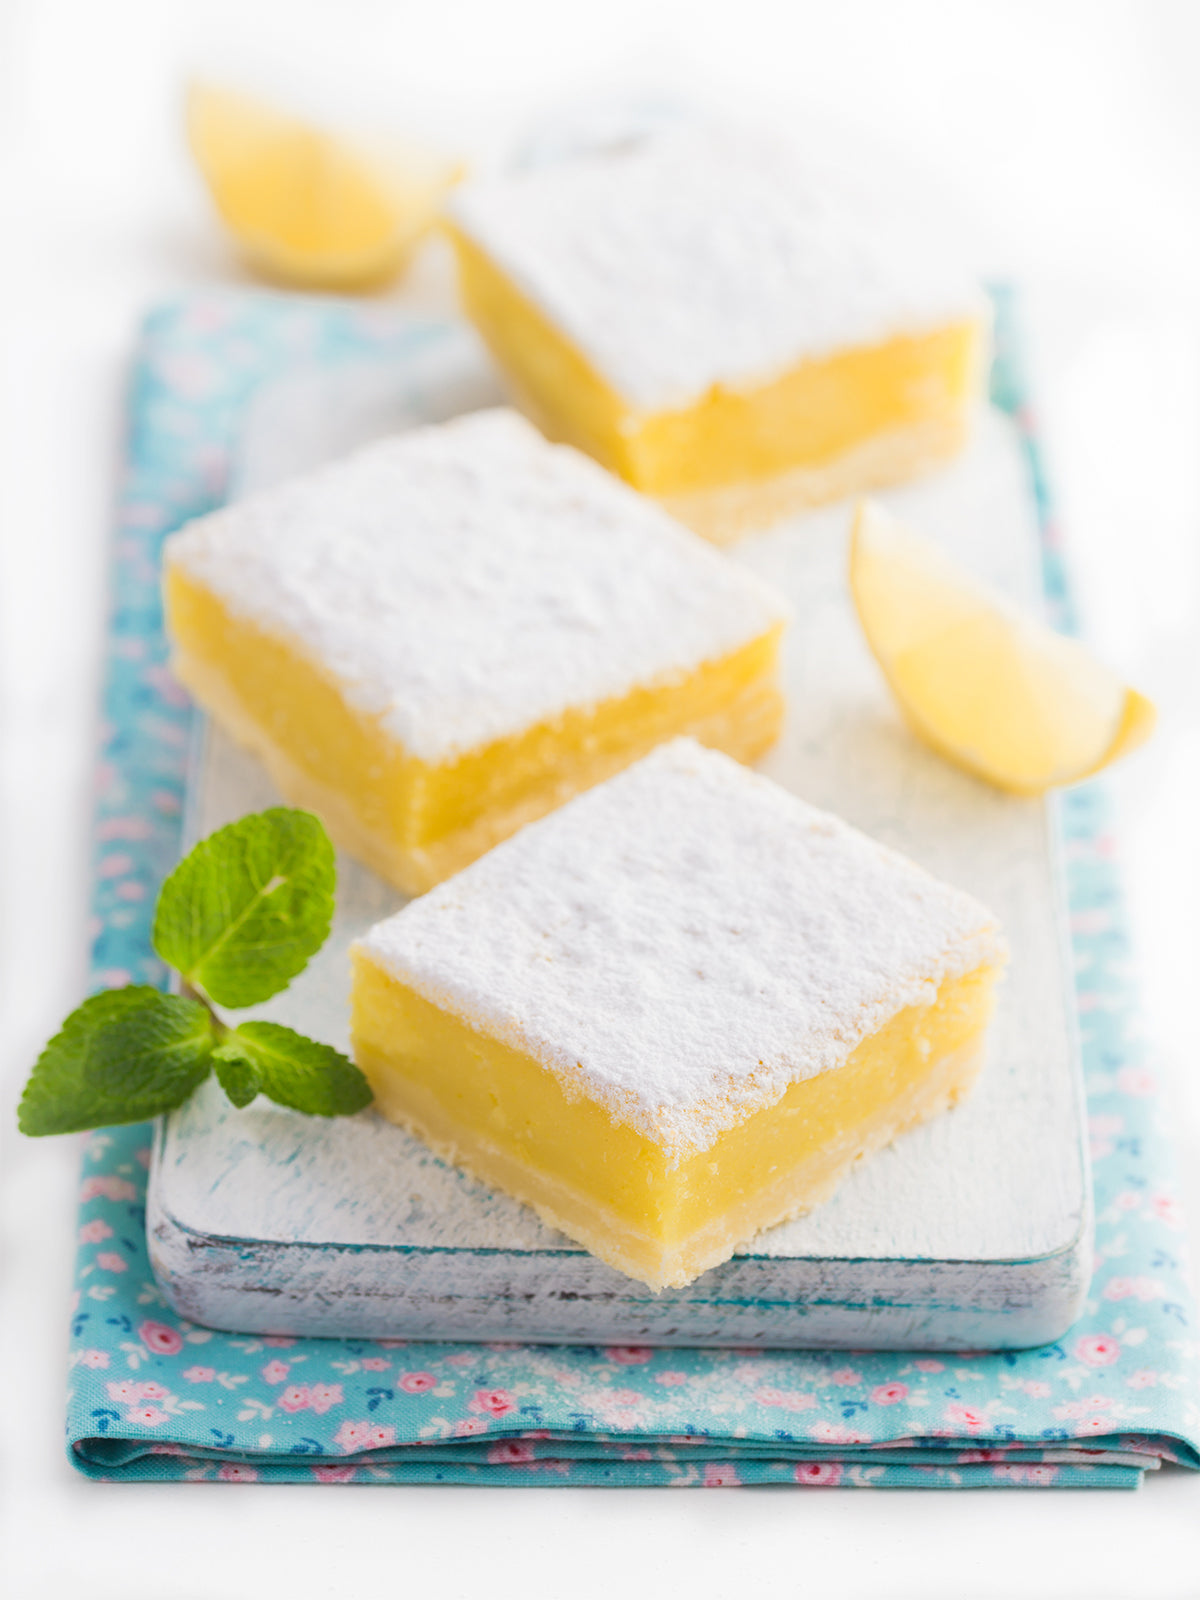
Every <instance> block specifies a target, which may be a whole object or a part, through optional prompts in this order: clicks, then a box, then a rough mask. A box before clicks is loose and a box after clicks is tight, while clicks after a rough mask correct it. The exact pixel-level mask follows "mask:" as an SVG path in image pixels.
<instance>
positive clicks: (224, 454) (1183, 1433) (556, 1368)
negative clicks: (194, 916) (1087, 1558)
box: [67, 290, 1200, 1490]
mask: <svg viewBox="0 0 1200 1600" xmlns="http://www.w3.org/2000/svg"><path fill="white" fill-rule="evenodd" d="M445 336H446V329H445V327H444V326H442V325H439V324H435V323H429V324H420V323H415V322H413V321H412V319H411V317H408V316H404V315H402V314H400V313H398V312H397V313H393V312H390V311H388V310H387V309H386V308H384V307H381V306H365V307H358V306H354V305H350V304H343V303H329V302H324V301H310V300H305V299H302V298H300V297H288V298H284V297H280V296H274V295H269V294H256V293H248V292H243V291H225V290H220V291H207V290H206V291H203V292H199V293H191V294H187V295H185V296H183V297H182V298H180V299H179V300H176V301H174V302H172V303H170V304H169V305H166V306H163V307H162V308H160V309H159V310H157V311H155V312H154V313H153V314H152V315H151V317H150V318H149V319H148V321H147V324H146V327H145V330H144V334H143V339H142V346H141V353H140V357H139V361H138V366H137V370H136V372H135V375H134V382H133V385H132V397H133V398H132V417H131V433H130V437H131V455H130V460H129V463H128V471H127V473H126V477H125V486H124V495H123V501H122V506H121V513H120V521H121V525H120V527H119V529H118V534H117V539H116V542H115V560H114V569H113V573H112V589H113V599H114V603H113V606H112V615H113V624H112V631H111V635H110V641H109V657H108V667H107V683H106V689H105V707H104V717H105V722H106V725H107V727H108V728H109V729H110V730H111V731H110V735H109V743H108V746H107V748H106V750H105V751H104V752H103V755H102V759H101V762H100V766H99V771H98V792H99V799H98V804H97V816H96V838H97V854H96V860H97V872H96V878H95V893H94V911H95V916H96V922H97V927H98V930H99V931H98V934H97V939H96V944H95V949H94V953H93V975H94V982H95V985H96V987H102V986H104V985H105V984H118V983H126V982H129V981H133V982H139V983H161V982H163V980H164V977H165V974H164V972H163V969H162V967H161V965H160V963H159V962H158V961H157V958H156V957H155V956H154V953H153V949H152V946H151V943H150V919H151V916H152V911H153V905H154V899H155V894H156V891H157V887H158V884H159V883H160V882H161V880H162V878H163V877H164V876H165V875H166V873H167V872H168V871H169V870H170V868H171V866H172V865H173V864H174V862H175V860H176V859H177V857H178V853H179V839H180V816H181V813H182V809H183V803H184V792H183V783H184V762H185V753H186V750H187V744H188V739H189V737H190V724H191V711H190V708H189V706H188V702H187V699H186V697H185V696H184V695H183V694H182V693H181V692H180V691H179V689H178V686H177V685H176V684H175V683H174V681H173V680H172V679H171V677H170V673H169V669H168V667H167V664H166V660H167V651H166V645H165V641H164V639H163V634H162V627H161V606H160V598H159V577H160V563H159V552H160V547H161V543H162V540H163V538H164V537H165V535H166V534H167V533H169V532H170V531H172V530H173V529H174V528H175V527H178V526H179V525H180V524H181V523H182V522H183V521H185V520H187V519H188V518H190V517H192V516H195V515H197V514H199V513H202V512H205V511H208V510H211V509H212V508H213V507H214V506H216V505H217V504H219V503H220V501H221V499H222V497H223V496H224V493H225V490H226V484H227V479H228V475H229V466H230V460H231V456H232V452H233V450H234V447H235V445H236V440H237V431H238V426H239V418H240V416H241V415H242V412H243V410H244V407H245V405H246V403H247V401H248V399H249V398H250V397H251V396H252V395H253V393H254V392H255V389H256V388H257V387H258V386H259V385H260V384H261V383H262V382H264V381H268V380H270V379H271V378H272V377H274V376H276V375H278V374H279V373H281V372H283V371H285V370H286V369H287V368H288V367H289V366H292V365H300V366H311V365H312V364H313V363H326V362H340V361H346V360H359V361H363V360H365V361H372V362H387V363H390V364H391V370H392V372H393V373H394V374H395V373H398V372H400V371H401V370H402V367H403V363H405V362H406V361H408V360H409V359H410V358H412V357H414V356H420V357H421V359H424V354H425V353H426V352H427V351H428V350H429V349H430V348H431V347H432V346H434V345H436V343H437V341H438V340H439V339H443V338H445ZM996 343H997V361H996V366H995V369H994V379H993V400H994V402H995V403H996V404H997V405H999V406H1001V407H1002V408H1003V409H1005V410H1006V411H1007V412H1008V413H1009V414H1010V415H1011V416H1012V417H1013V418H1014V419H1015V420H1016V422H1017V425H1018V427H1019V428H1020V429H1021V430H1022V437H1023V438H1024V441H1025V445H1026V448H1027V451H1028V452H1029V454H1030V458H1031V462H1032V464H1033V466H1034V468H1035V471H1034V483H1035V487H1036V488H1037V491H1038V493H1039V495H1041V494H1043V493H1044V490H1043V488H1042V478H1041V475H1040V473H1039V472H1037V470H1036V460H1035V444H1034V441H1033V438H1032V435H1031V434H1030V432H1029V428H1030V420H1029V419H1030V413H1029V409H1028V406H1027V404H1026V402H1025V398H1024V395H1023V393H1022V390H1021V386H1020V375H1019V367H1018V364H1017V362H1016V360H1015V355H1014V351H1013V330H1012V308H1011V304H1010V300H1009V298H1008V297H1007V296H1005V295H1003V294H1001V295H999V297H998V300H997V317H996ZM1042 509H1043V528H1044V531H1045V533H1046V538H1045V541H1044V552H1045V579H1046V588H1047V595H1048V600H1049V604H1050V609H1051V612H1052V614H1053V615H1054V617H1055V619H1056V620H1057V621H1058V622H1059V623H1060V624H1061V625H1063V626H1066V627H1069V625H1070V620H1071V619H1070V605H1069V597H1068V595H1067V590H1066V585H1065V580H1064V575H1063V569H1062V565H1061V558H1060V554H1059V549H1058V545H1057V541H1056V540H1055V539H1054V538H1053V537H1052V536H1051V534H1050V531H1049V521H1048V515H1047V514H1046V508H1045V506H1044V504H1043V508H1042ZM1062 823H1063V832H1064V837H1065V844H1066V851H1065V854H1066V859H1067V862H1068V868H1069V876H1070V895H1071V908H1072V923H1073V938H1074V940H1075V947H1076V955H1077V969H1078V971H1079V973H1080V975H1081V976H1080V993H1079V1002H1080V1007H1079V1009H1080V1032H1081V1037H1082V1044H1083V1054H1084V1063H1085V1068H1086V1071H1087V1075H1088V1084H1089V1101H1090V1104H1089V1110H1090V1114H1091V1128H1090V1133H1091V1139H1092V1144H1093V1160H1094V1170H1095V1186H1096V1196H1095V1199H1096V1246H1097V1250H1096V1259H1097V1261H1098V1263H1099V1266H1098V1268H1097V1272H1096V1278H1095V1283H1094V1285H1093V1291H1092V1295H1091V1298H1090V1300H1089V1305H1088V1310H1087V1313H1086V1315H1085V1317H1084V1319H1083V1321H1082V1322H1081V1323H1080V1324H1079V1325H1078V1326H1077V1327H1076V1328H1074V1329H1072V1330H1071V1332H1070V1333H1069V1334H1068V1335H1067V1336H1066V1337H1064V1338H1063V1339H1062V1340H1060V1341H1059V1342H1058V1343H1057V1344H1054V1345H1048V1346H1046V1347H1044V1348H1042V1349H1039V1350H1028V1351H1018V1352H1009V1353H1007V1354H1001V1355H987V1354H981V1353H980V1352H977V1351H974V1352H965V1353H958V1354H955V1353H938V1354H936V1355H934V1354H930V1353H921V1354H916V1355H909V1354H905V1353H901V1352H874V1353H871V1352H866V1353H863V1352H856V1353H855V1354H854V1355H853V1356H850V1355H848V1354H847V1353H846V1352H836V1351H835V1352H824V1351H794V1352H770V1351H761V1350H678V1349H661V1350H660V1349H651V1348H650V1347H648V1346H638V1345H614V1346H608V1347H604V1348H590V1347H577V1348H561V1347H558V1348H555V1347H537V1346H528V1347H522V1346H513V1345H448V1344H432V1343H409V1342H405V1341H403V1340H395V1339H391V1340H320V1339H298V1338H293V1337H291V1336H289V1335H286V1334H271V1335H267V1336H263V1337H258V1336H251V1335H238V1334H227V1333H218V1332H214V1331H212V1330H211V1329H208V1328H200V1327H195V1326H192V1325H190V1324H188V1323H187V1322H185V1321H182V1320H181V1319H180V1318H178V1317H176V1316H175V1315H174V1314H173V1313H172V1312H170V1311H169V1310H167V1309H166V1308H165V1305H164V1303H163V1301H162V1299H161V1296H160V1294H159V1291H158V1288H157V1286H156V1284H155V1282H154V1279H153V1275H152V1273H151V1271H150V1266H149V1261H148V1259H147V1254H146V1243H145V1229H144V1214H143V1209H142V1208H143V1204H144V1191H145V1183H146V1172H147V1167H148V1165H149V1147H150V1139H151V1137H152V1130H151V1129H150V1128H148V1127H129V1128H115V1129H110V1130H106V1131H105V1132H102V1133H98V1134H96V1135H93V1136H92V1137H91V1138H90V1139H89V1140H88V1142H87V1148H86V1154H85V1158H84V1172H83V1178H82V1183H81V1188H80V1215H79V1227H78V1233H77V1239H78V1245H77V1252H78V1253H77V1273H76V1287H75V1295H74V1299H73V1304H72V1311H71V1319H72V1320H71V1373H70V1386H69V1400H68V1414H67V1437H68V1449H69V1452H70V1459H71V1460H72V1462H73V1463H74V1465H75V1466H76V1467H77V1468H78V1469H79V1470H80V1471H81V1472H83V1473H85V1474H87V1475H88V1476H89V1477H93V1478H100V1479H108V1480H117V1481H136V1480H153V1479H160V1480H168V1479H174V1480H184V1481H201V1480H206V1479H207V1480H213V1481H219V1482H222V1483H229V1484H240V1483H262V1482H275V1483H296V1482H307V1483H322V1484H329V1485H334V1486H337V1485H342V1484H346V1483H362V1482H371V1483H390V1484H403V1483H502V1484H517V1485H521V1484H531V1485H546V1484H563V1485H589V1484H595V1485H603V1486H612V1485H630V1486H633V1485H640V1486H655V1487H661V1488H716V1489H732V1488H737V1487H740V1486H742V1485H748V1484H759V1483H774V1484H786V1485H789V1486H790V1487H791V1488H792V1489H794V1490H812V1489H833V1488H837V1489H847V1488H857V1489H878V1488H890V1487H912V1486H920V1487H926V1486H929V1487H936V1488H947V1487H954V1488H968V1487H977V1486H980V1485H987V1486H990V1487H995V1488H1004V1489H1026V1490H1027V1489H1044V1488H1060V1487H1061V1488H1066V1487H1078V1486H1081V1485H1089V1486H1094V1487H1132V1486H1134V1485H1136V1484H1137V1483H1138V1482H1139V1481H1140V1480H1141V1478H1142V1475H1143V1473H1144V1472H1145V1471H1146V1470H1147V1469H1150V1468H1154V1467H1157V1466H1159V1465H1160V1464H1162V1463H1164V1462H1178V1463H1182V1464H1183V1465H1185V1466H1189V1467H1196V1466H1200V1438H1198V1435H1197V1424H1196V1422H1195V1420H1194V1418H1195V1417H1196V1415H1197V1414H1198V1413H1197V1409H1196V1406H1195V1399H1194V1381H1195V1359H1196V1358H1195V1352H1196V1350H1197V1348H1198V1347H1200V1342H1198V1340H1197V1336H1196V1333H1195V1326H1194V1324H1195V1311H1194V1307H1193V1303H1192V1300H1191V1299H1190V1297H1189V1294H1188V1291H1187V1289H1186V1288H1185V1284H1184V1279H1183V1275H1182V1271H1181V1264H1180V1246H1181V1243H1182V1241H1181V1238H1180V1227H1181V1214H1180V1209H1179V1204H1178V1200H1177V1198H1176V1193H1175V1189H1174V1187H1173V1185H1172V1182H1171V1176H1170V1173H1171V1162H1170V1152H1169V1150H1168V1149H1167V1148H1166V1146H1165V1145H1164V1143H1163V1136H1162V1133H1161V1131H1160V1127H1159V1118H1158V1113H1157V1099H1156V1096H1157V1087H1156V1083H1155V1076H1154V1073H1153V1071H1152V1070H1151V1068H1150V1065H1149V1063H1148V1062H1147V1061H1146V1059H1145V1058H1144V1055H1143V1054H1142V1051H1141V1047H1140V1046H1139V1045H1138V1044H1137V1043H1136V1042H1135V1041H1136V1027H1135V1014H1134V996H1133V994H1132V992H1131V991H1130V989H1129V984H1128V977H1127V971H1128V961H1127V959H1126V956H1127V952H1126V950H1125V943H1124V934H1123V931H1122V930H1123V927H1124V917H1123V913H1122V909H1121V902H1120V896H1119V892H1118V889H1117V884H1116V879H1115V869H1114V855H1115V851H1114V842H1113V839H1112V835H1111V833H1110V832H1109V830H1108V823H1107V814H1106V809H1105V801H1104V797H1103V793H1102V791H1101V790H1099V789H1097V788H1096V787H1095V786H1094V785H1085V786H1083V787H1081V788H1077V789H1075V790H1072V791H1070V792H1069V793H1067V794H1066V795H1064V796H1063V797H1062Z"/></svg>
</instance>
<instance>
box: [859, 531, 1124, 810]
mask: <svg viewBox="0 0 1200 1600" xmlns="http://www.w3.org/2000/svg"><path fill="white" fill-rule="evenodd" d="M850 588H851V592H852V594H853V596H854V603H855V606H856V607H857V610H858V616H859V621H860V622H861V623H862V627H863V632H864V633H865V634H866V638H867V643H868V644H869V645H870V647H871V650H872V651H873V652H874V655H875V658H876V660H877V661H878V662H879V665H880V666H881V667H882V669H883V672H884V675H885V677H886V678H887V680H888V683H889V684H890V685H891V687H892V690H893V692H894V693H895V696H896V698H897V700H899V702H900V705H901V707H902V708H903V710H904V712H905V714H906V715H907V717H908V719H909V721H910V723H911V724H912V726H913V728H914V730H915V731H916V732H917V733H918V734H919V735H920V736H921V738H923V739H925V740H926V741H927V743H929V744H931V745H932V746H933V747H934V749H935V750H937V751H939V752H940V753H941V754H942V755H943V756H945V757H947V758H948V759H949V760H950V761H953V762H956V763H957V764H958V765H959V766H961V767H965V768H966V769H967V770H968V771H969V772H973V773H975V774H976V776H977V777H980V778H985V779H987V780H988V781H989V782H990V783H994V784H996V785H997V786H998V787H999V788H1001V789H1007V790H1009V791H1010V792H1012V793H1014V794H1024V795H1034V794H1042V793H1044V791H1045V790H1047V789H1050V788H1053V787H1054V786H1056V785H1058V784H1064V783H1074V782H1075V781H1076V780H1077V779H1080V778H1085V777H1088V776H1089V775H1090V774H1091V773H1094V772H1098V771H1099V770H1100V768H1101V767H1106V766H1108V764H1109V763H1110V762H1112V761H1115V760H1116V759H1117V758H1118V757H1119V756H1122V755H1125V754H1126V753H1127V752H1128V751H1130V750H1133V749H1136V748H1137V746H1138V745H1140V744H1142V743H1144V742H1145V740H1146V739H1148V738H1149V737H1150V734H1151V732H1152V731H1153V728H1154V722H1155V711H1154V707H1153V705H1152V704H1151V703H1150V701H1148V700H1147V699H1145V697H1144V696H1142V695H1140V694H1138V692H1137V691H1136V690H1135V689H1130V688H1127V687H1126V685H1125V684H1123V683H1122V682H1121V680H1120V679H1119V678H1118V677H1117V676H1116V675H1115V674H1114V673H1113V672H1111V671H1110V670H1109V668H1107V667H1106V666H1104V665H1103V663H1101V662H1099V661H1097V660H1096V658H1095V657H1094V656H1093V655H1092V654H1091V653H1090V652H1089V651H1088V650H1087V649H1086V648H1085V647H1084V646H1083V645H1082V644H1080V643H1079V641H1078V640H1076V639H1071V638H1067V637H1066V636H1065V635H1063V634H1060V633H1056V632H1055V631H1054V630H1053V629H1052V628H1050V627H1048V626H1047V625H1046V624H1045V623H1044V622H1041V621H1038V620H1035V619H1034V618H1032V617H1028V616H1025V615H1023V614H1021V613H1020V612H1018V611H1016V610H1014V609H1013V608H1012V607H1011V606H1010V605H1008V604H1007V603H1006V602H1005V601H1004V600H1002V599H1001V598H1000V597H999V596H997V595H995V594H993V593H991V592H990V591H989V590H987V589H985V588H983V587H982V586H981V585H979V584H977V583H976V582H975V581H974V580H973V579H972V578H970V577H969V576H968V575H967V574H966V573H965V572H963V571H962V570H961V569H960V568H959V567H957V566H956V565H955V564H954V563H953V562H952V561H950V560H949V559H948V558H947V557H946V556H944V555H943V554H942V553H941V552H940V551H938V550H936V549H935V548H934V547H933V546H932V545H931V544H929V543H927V542H926V541H925V540H924V539H921V538H919V537H917V535H915V534H913V533H911V532H909V531H908V529H906V528H904V527H903V526H902V525H901V524H900V523H898V522H897V521H896V520H895V519H894V518H893V517H892V516H890V515H889V514H888V512H886V511H885V510H884V509H883V508H882V507H881V506H879V505H877V504H875V503H873V502H871V501H864V502H863V503H862V504H861V505H860V506H859V508H858V514H857V516H856V518H855V523H854V532H853V536H852V539H851V545H850Z"/></svg>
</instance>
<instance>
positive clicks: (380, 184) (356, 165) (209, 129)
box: [187, 84, 458, 289]
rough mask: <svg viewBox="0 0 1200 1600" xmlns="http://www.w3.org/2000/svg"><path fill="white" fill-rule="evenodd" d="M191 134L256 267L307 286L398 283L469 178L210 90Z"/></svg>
mask: <svg viewBox="0 0 1200 1600" xmlns="http://www.w3.org/2000/svg"><path fill="white" fill-rule="evenodd" d="M187 131H188V139H189V142H190V144H191V147H192V153H193V154H194V156H195V158H196V162H197V164H198V166H199V168H200V171H201V173H202V174H203V176H204V179H205V182H206V183H207V184H208V188H209V191H210V193H211V195H212V198H213V202H214V204H215V205H216V208H217V210H218V212H219V213H220V215H221V217H222V219H223V220H224V222H225V224H226V225H227V227H228V228H229V230H230V232H231V233H232V234H233V235H234V237H235V238H236V239H237V241H238V243H239V244H240V246H241V248H242V250H243V252H244V253H245V255H246V257H247V259H248V260H249V262H250V263H251V265H252V266H254V267H256V268H258V269H259V270H260V271H261V272H264V273H266V274H267V275H268V276H269V277H272V278H275V279H279V280H282V281H283V282H285V283H289V284H295V285H298V286H302V287H305V288H313V289H359V288H369V287H371V286H372V285H376V284H380V283H383V282H386V281H387V280H388V279H389V278H391V277H394V276H395V274H396V273H397V272H399V271H400V269H401V267H403V266H404V265H405V263H406V261H407V260H408V257H409V255H410V254H411V252H412V249H413V247H414V246H415V245H416V243H417V242H418V240H419V239H420V238H421V237H422V235H423V234H424V233H425V232H426V231H427V230H428V228H429V227H430V225H431V223H432V222H433V219H434V217H435V215H436V213H437V210H438V206H439V204H440V202H441V199H442V196H443V194H444V193H445V191H446V189H447V188H448V187H449V186H450V184H451V183H453V182H454V180H455V178H456V177H457V176H458V172H457V170H456V169H455V168H454V167H453V166H452V165H451V164H450V163H449V162H447V161H445V160H443V159H441V158H438V157H435V156H432V155H429V154H426V153H424V152H421V151H417V150H414V149H412V148H408V147H403V148H402V147H399V146H395V145H384V144H382V143H375V144H369V143H366V142H361V141H355V140H352V139H348V138H343V137H341V136H339V135H335V134H333V133H329V132H327V131H325V130H324V129H321V128H318V127H314V126H312V125H310V124H309V123H306V122H301V121H300V120H299V119H297V118H295V117H291V116H286V115H284V114H283V113H281V112H278V111H276V110H274V109H272V108H271V107H269V106H265V105H262V104H260V103H259V102H258V101H256V100H252V99H249V98H247V97H246V96H244V95H241V94H237V93H234V92H233V91H231V90H227V89H220V88H215V87H212V86H210V85H207V84H194V85H192V87H191V88H190V89H189V90H188V96H187Z"/></svg>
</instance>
